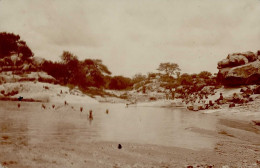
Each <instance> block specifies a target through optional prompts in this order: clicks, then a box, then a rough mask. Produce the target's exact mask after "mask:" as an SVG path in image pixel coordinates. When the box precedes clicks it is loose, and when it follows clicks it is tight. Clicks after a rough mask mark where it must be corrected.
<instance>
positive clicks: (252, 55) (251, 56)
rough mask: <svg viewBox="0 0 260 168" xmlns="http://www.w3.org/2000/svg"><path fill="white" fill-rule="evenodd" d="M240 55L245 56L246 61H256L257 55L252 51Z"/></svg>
mask: <svg viewBox="0 0 260 168" xmlns="http://www.w3.org/2000/svg"><path fill="white" fill-rule="evenodd" d="M241 55H243V56H245V57H246V58H247V60H248V62H253V61H256V60H257V58H258V55H257V54H255V53H253V52H252V51H247V52H243V53H241Z"/></svg>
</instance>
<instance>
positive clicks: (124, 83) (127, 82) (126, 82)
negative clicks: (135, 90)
mask: <svg viewBox="0 0 260 168" xmlns="http://www.w3.org/2000/svg"><path fill="white" fill-rule="evenodd" d="M132 86H133V84H132V82H131V79H130V78H126V77H123V76H114V77H112V78H111V81H110V84H109V88H110V89H115V90H123V89H127V88H129V87H132Z"/></svg>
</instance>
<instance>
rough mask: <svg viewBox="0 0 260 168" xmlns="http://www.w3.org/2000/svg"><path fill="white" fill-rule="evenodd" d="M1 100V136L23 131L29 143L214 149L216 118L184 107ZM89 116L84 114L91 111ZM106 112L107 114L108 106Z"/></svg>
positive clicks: (20, 133)
mask: <svg viewBox="0 0 260 168" xmlns="http://www.w3.org/2000/svg"><path fill="white" fill-rule="evenodd" d="M17 104H18V102H4V101H3V102H0V129H1V130H0V131H1V132H0V135H1V136H10V137H12V136H13V135H23V136H25V137H26V139H27V143H28V144H29V145H37V144H39V143H44V142H50V143H56V142H57V143H63V142H73V143H77V144H79V145H80V144H81V143H82V142H86V141H113V142H118V143H140V144H155V145H164V146H175V147H183V148H188V149H213V148H214V145H215V139H214V137H213V136H211V135H210V134H202V133H201V132H200V131H194V130H204V131H205V130H206V132H207V131H208V132H211V131H216V126H217V118H216V117H214V116H211V115H206V114H200V113H196V112H190V111H187V110H186V109H182V108H156V107H128V108H126V107H125V105H123V104H96V105H90V104H89V105H87V104H86V105H85V106H82V107H83V112H80V110H79V109H80V107H81V105H75V104H74V105H68V106H64V105H61V104H60V105H57V104H56V105H55V108H54V109H53V108H52V107H51V105H52V104H45V105H46V109H43V108H41V103H28V102H21V107H20V108H18V107H17ZM90 109H91V110H92V111H93V120H89V119H88V114H89V110H90ZM107 109H108V110H109V113H108V114H107V113H106V110H107Z"/></svg>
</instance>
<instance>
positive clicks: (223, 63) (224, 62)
mask: <svg viewBox="0 0 260 168" xmlns="http://www.w3.org/2000/svg"><path fill="white" fill-rule="evenodd" d="M228 66H229V59H223V60H221V61H219V62H218V69H221V68H226V67H228Z"/></svg>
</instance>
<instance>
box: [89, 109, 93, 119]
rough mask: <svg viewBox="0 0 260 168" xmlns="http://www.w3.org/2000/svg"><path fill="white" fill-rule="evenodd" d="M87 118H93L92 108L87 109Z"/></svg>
mask: <svg viewBox="0 0 260 168" xmlns="http://www.w3.org/2000/svg"><path fill="white" fill-rule="evenodd" d="M88 118H89V119H90V120H93V114H92V110H89V116H88Z"/></svg>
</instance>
